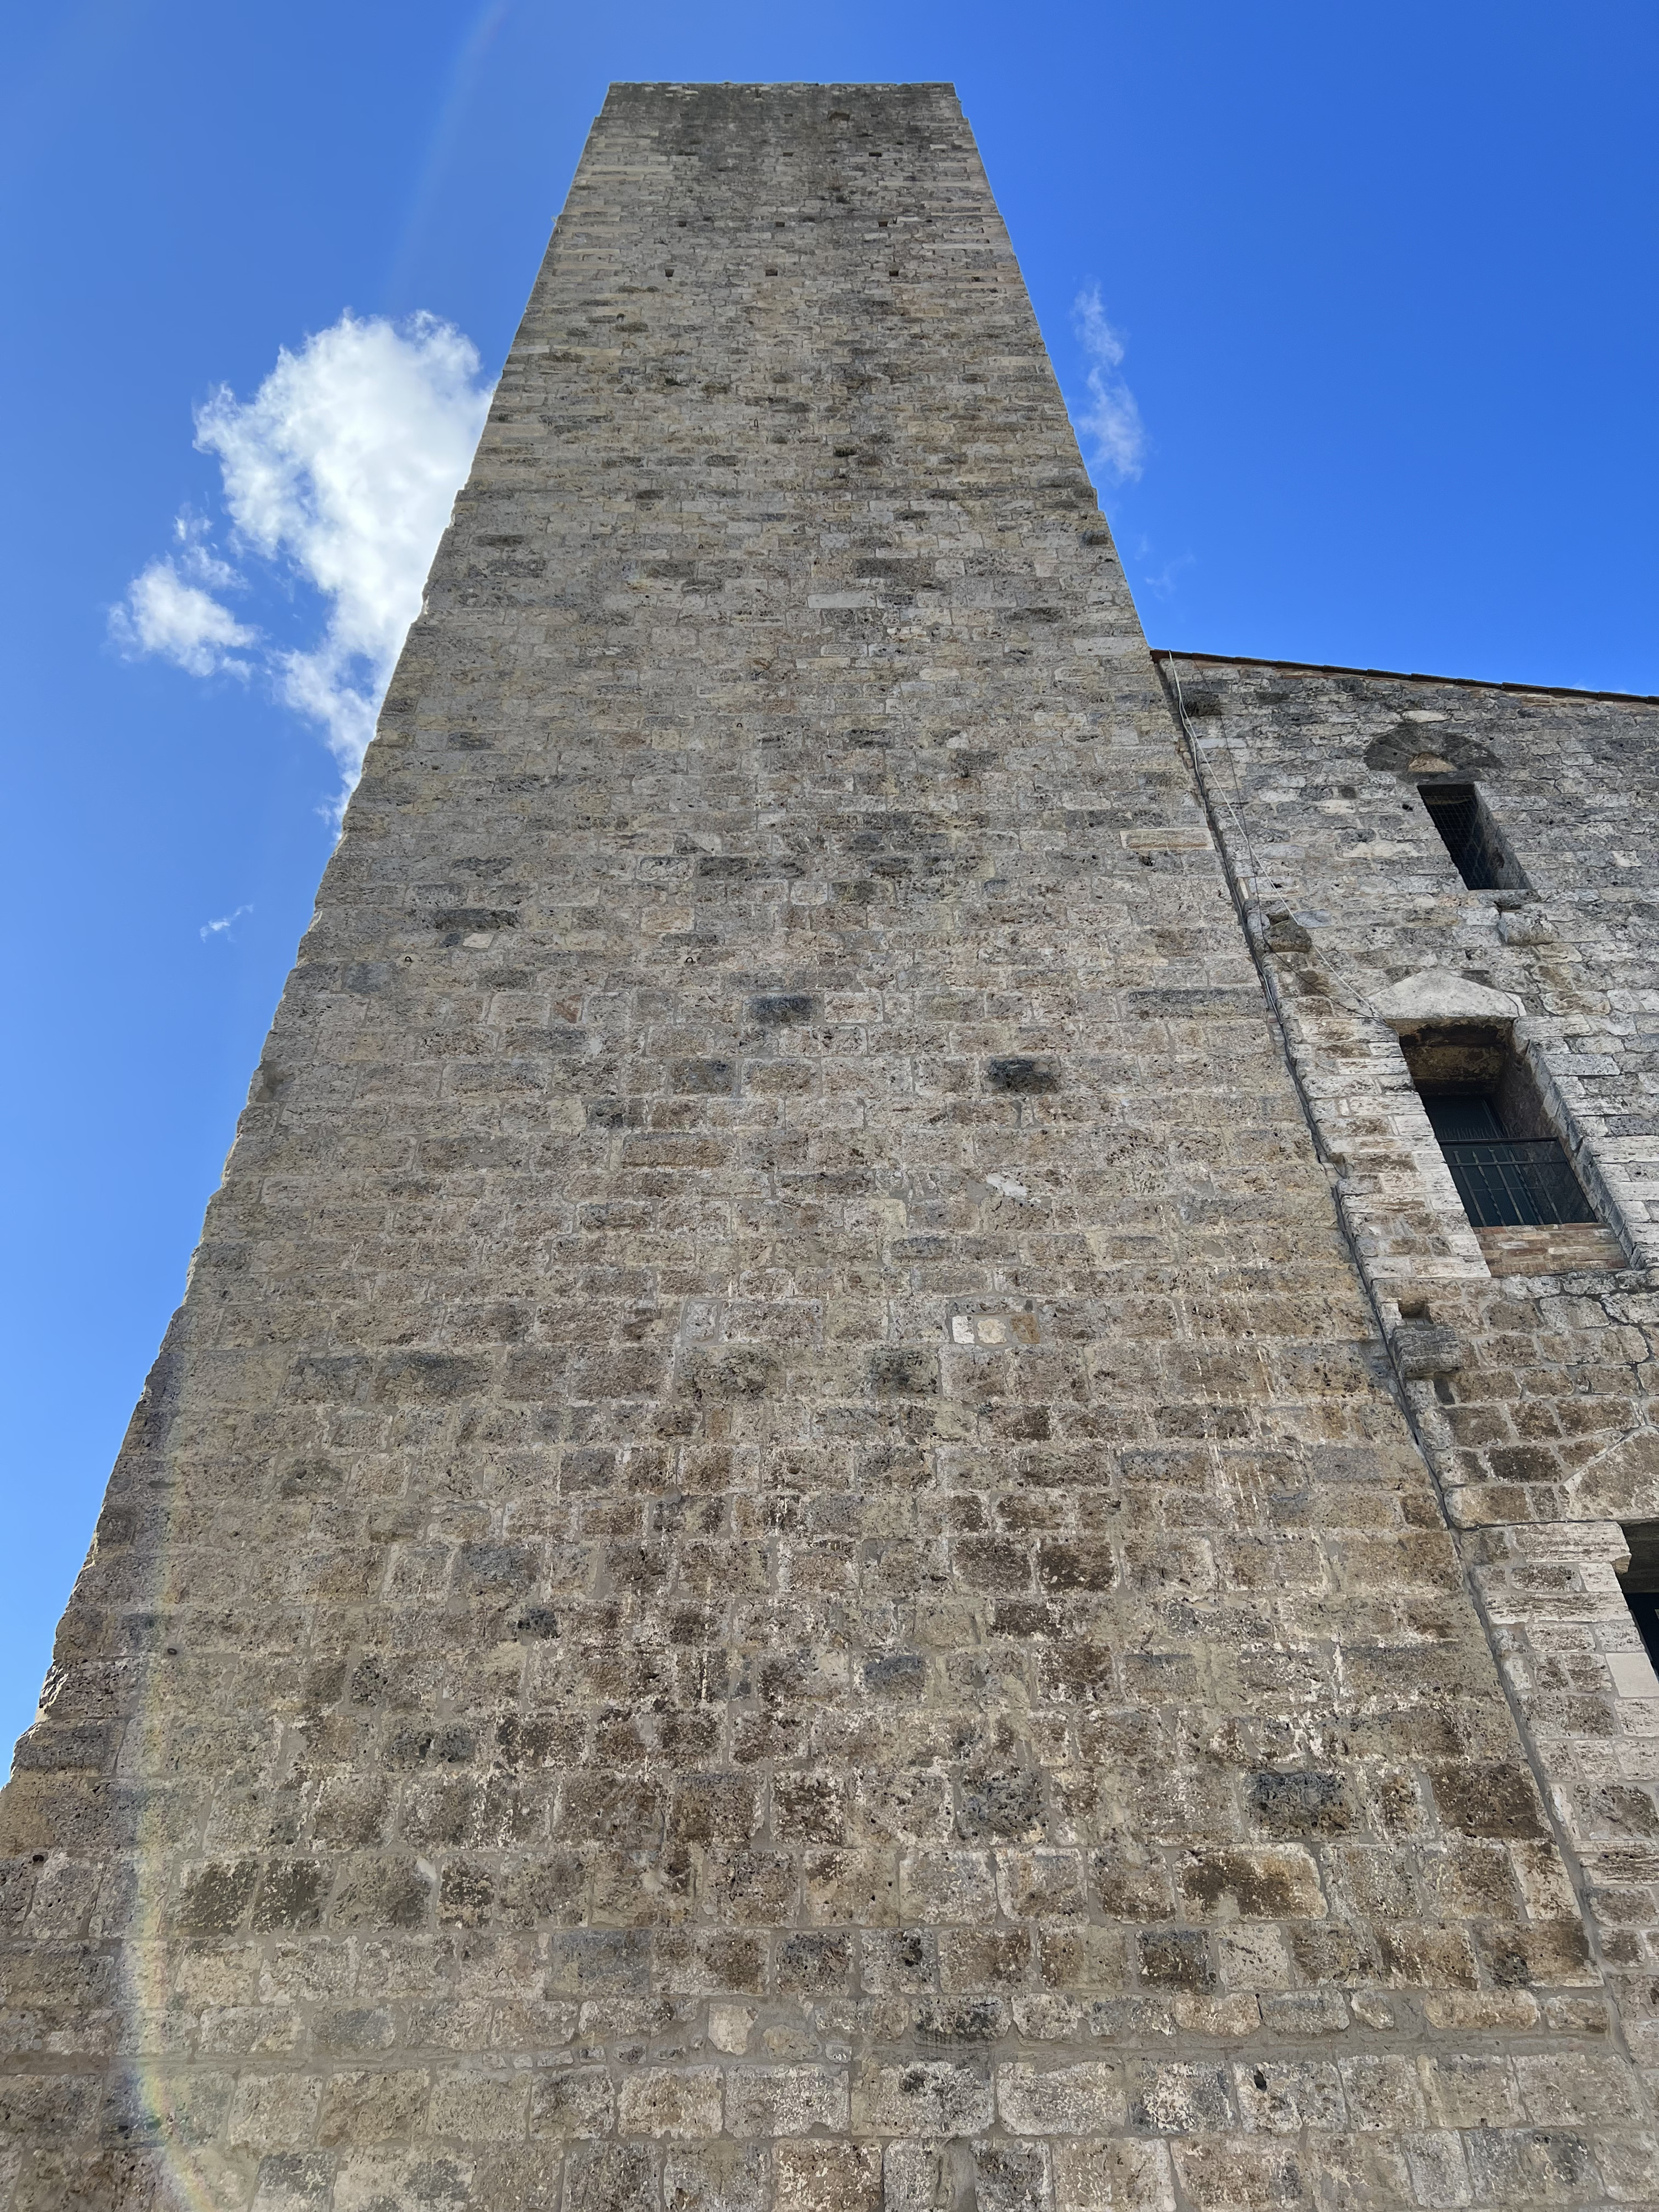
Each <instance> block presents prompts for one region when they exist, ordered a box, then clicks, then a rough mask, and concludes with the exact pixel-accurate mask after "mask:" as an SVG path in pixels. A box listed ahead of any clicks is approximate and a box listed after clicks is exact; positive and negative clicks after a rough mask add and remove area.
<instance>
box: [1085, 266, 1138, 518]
mask: <svg viewBox="0 0 1659 2212" xmlns="http://www.w3.org/2000/svg"><path fill="white" fill-rule="evenodd" d="M1072 325H1073V329H1074V330H1075V331H1076V332H1077V335H1078V338H1079V342H1080V343H1081V344H1082V347H1083V350H1084V352H1085V354H1086V355H1087V356H1088V359H1089V374H1088V387H1089V405H1088V407H1087V409H1086V410H1085V412H1084V413H1083V414H1081V415H1079V416H1078V418H1077V427H1078V429H1079V432H1080V434H1081V435H1083V436H1084V437H1085V438H1091V439H1092V440H1093V441H1094V445H1095V451H1094V453H1093V454H1092V456H1091V459H1092V460H1093V462H1094V465H1096V466H1097V467H1098V468H1105V469H1109V471H1111V473H1112V474H1113V475H1114V476H1115V477H1119V478H1122V477H1138V476H1139V474H1140V470H1141V464H1142V462H1143V461H1144V460H1145V459H1146V428H1145V426H1144V424H1143V423H1142V422H1141V419H1140V410H1139V407H1137V406H1136V404H1135V396H1134V394H1133V392H1131V391H1130V389H1129V387H1128V386H1127V384H1126V383H1125V382H1124V380H1123V379H1122V378H1121V376H1120V375H1119V374H1118V373H1117V372H1118V369H1119V368H1120V367H1121V363H1122V360H1123V341H1122V339H1121V337H1119V336H1118V334H1117V332H1116V331H1115V330H1114V329H1113V328H1112V326H1111V325H1110V324H1109V322H1108V321H1107V319H1106V311H1105V309H1104V308H1103V307H1102V306H1101V304H1100V287H1099V286H1098V285H1097V284H1090V285H1088V286H1086V287H1085V289H1084V290H1082V291H1081V292H1079V294H1078V295H1077V297H1076V299H1075V300H1074V301H1073V302H1072Z"/></svg>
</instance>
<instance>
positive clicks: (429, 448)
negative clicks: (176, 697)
mask: <svg viewBox="0 0 1659 2212" xmlns="http://www.w3.org/2000/svg"><path fill="white" fill-rule="evenodd" d="M488 409H489V386H485V385H483V384H482V383H481V382H480V380H479V368H478V356H477V349H476V348H475V347H474V346H473V345H472V343H471V340H470V339H468V338H466V337H464V336H463V335H462V334H461V332H460V331H458V330H456V329H455V328H454V327H453V325H450V324H448V323H444V322H440V321H439V320H438V319H436V317H435V316H432V315H424V314H423V315H416V316H413V317H411V318H410V320H409V321H408V322H406V323H403V324H400V325H394V324H392V323H389V322H386V321H385V320H384V319H380V318H379V317H369V318H368V319H358V318H357V317H356V316H354V315H352V314H350V313H346V314H343V315H342V316H341V318H340V319H339V321H338V322H337V323H336V324H335V325H333V326H332V328H331V329H329V330H325V331H319V332H318V333H317V334H316V335H315V336H314V337H309V338H307V340H306V342H305V343H304V344H303V345H302V346H301V348H300V349H299V350H298V351H297V352H295V353H290V352H289V350H288V349H287V348H286V347H284V348H283V349H281V350H280V351H279V353H278V355H277V357H276V368H274V369H272V371H271V373H270V375H269V376H268V377H267V378H266V379H265V380H264V383H263V384H262V385H261V386H259V388H258V391H257V392H255V393H254V395H253V397H252V399H250V400H247V401H246V402H243V401H240V400H239V399H238V398H236V396H235V394H234V392H231V391H229V390H228V388H224V387H222V388H221V389H220V390H219V391H218V392H215V393H214V395H213V397H212V398H210V400H209V401H208V403H207V404H206V405H205V406H204V407H202V408H201V409H199V410H197V416H196V442H197V447H199V448H200V449H201V450H202V451H203V452H204V453H212V454H214V455H215V456H216V458H217V459H218V462H219V465H220V468H221V471H222V475H223V480H224V498H225V506H226V507H227V509H228V513H229V518H230V523H231V528H232V532H233V544H234V546H235V548H236V550H238V551H239V552H240V553H242V554H243V555H253V556H258V558H260V559H261V560H263V561H264V562H266V563H268V564H269V565H270V568H273V569H274V570H276V571H277V572H279V573H280V574H283V575H285V576H286V577H287V578H288V579H289V580H292V579H294V578H296V577H297V578H298V579H299V580H301V581H302V582H304V583H306V584H308V585H309V586H312V587H313V589H314V590H315V591H316V592H318V593H319V595H320V596H321V597H322V599H323V600H324V601H325V605H326V608H327V615H326V619H325V623H324V628H323V632H322V635H321V637H320V639H319V640H318V641H317V642H316V643H315V644H314V645H313V646H311V647H309V648H304V649H298V650H280V649H278V648H277V647H275V646H271V645H267V646H266V647H265V652H264V664H265V665H266V667H267V668H268V669H269V671H270V674H271V675H272V677H273V678H274V679H275V681H276V685H277V689H278V691H279V693H280V696H282V697H283V699H284V700H285V702H287V703H288V704H289V706H291V707H293V708H296V709H297V710H298V711H299V712H300V713H301V714H305V715H307V717H308V718H309V719H311V720H313V721H315V722H317V723H319V724H320V725H321V727H322V729H323V732H324V733H325V738H326V739H327V742H328V745H329V749H330V750H331V752H332V753H333V755H334V757H335V758H336V760H337V762H338V763H339V764H340V770H341V775H342V788H341V791H340V793H339V797H338V799H337V802H336V805H335V809H334V811H335V812H336V814H337V812H338V810H339V808H340V807H341V806H343V804H344V802H345V799H346V797H347V795H348V793H349V791H350V789H351V787H352V785H353V784H355V783H356V780H357V775H358V772H359V770H360V769H361V768H362V758H363V751H364V748H365V747H366V746H367V744H368V740H369V738H370V737H371V735H372V734H373V732H374V718H375V716H376V714H378V713H379V711H380V701H381V699H382V697H383V696H385V692H386V684H387V682H388V681H389V680H390V678H391V675H392V669H393V667H394V665H396V662H397V659H398V653H399V651H400V650H401V648H402V646H403V641H404V633H405V632H406V631H407V629H408V628H409V625H410V623H411V622H412V621H413V620H414V618H415V617H416V614H418V613H419V611H420V605H421V592H422V586H423V584H424V583H425V580H426V574H427V570H428V568H429V567H430V566H431V562H432V556H433V554H434V552H435V550H436V548H437V544H438V539H439V538H440V537H441V535H442V532H443V528H444V526H445V524H446V523H447V520H448V519H449V512H450V507H451V506H452V504H453V500H454V497H455V494H456V492H457V491H458V490H459V488H460V486H461V484H462V483H464V482H465V477H466V473H467V471H468V469H469V467H470V466H471V459H472V451H473V447H475V446H476V445H477V441H478V434H479V432H480V431H481V430H482V429H483V421H484V416H485V414H486V412H487V411H488ZM179 529H180V536H181V538H183V540H184V542H185V550H184V552H183V553H182V554H181V555H180V556H176V557H175V558H173V559H170V560H165V561H157V562H152V563H151V564H150V566H149V568H146V569H145V570H144V572H143V574H142V575H141V576H139V577H138V578H137V580H136V581H135V582H134V584H133V586H132V588H131V591H130V592H129V593H128V597H127V600H126V602H125V604H124V605H123V606H122V607H120V608H119V609H118V610H117V611H116V613H115V615H114V616H113V617H112V627H113V628H114V629H115V632H116V635H117V636H118V638H119V640H120V641H121V642H122V643H123V644H124V645H126V646H128V647H130V648H131V649H133V650H136V651H139V652H149V653H165V654H166V655H167V657H168V658H169V659H173V660H175V661H177V662H178V664H179V666H180V667H184V668H187V669H189V670H190V671H191V674H193V675H208V674H210V673H211V672H212V671H213V670H215V669H216V668H220V667H226V666H234V665H236V664H235V663H234V662H232V661H231V660H229V659H228V657H227V653H228V647H230V646H232V645H239V646H245V645H248V644H251V643H252V642H253V641H254V639H255V636H256V633H254V632H253V631H252V630H246V629H243V628H242V626H241V625H240V623H237V622H236V621H235V618H234V617H233V616H232V615H231V614H230V613H229V611H228V609H226V608H225V607H223V606H222V605H220V604H219V602H218V601H217V600H216V599H214V598H213V597H212V595H211V592H210V590H209V589H207V588H205V587H206V586H209V585H211V586H214V587H215V588H218V589H224V588H228V587H229V586H234V585H235V584H237V583H238V582H239V581H240V579H239V578H238V577H237V575H236V574H235V573H234V571H233V570H232V569H231V568H229V567H228V565H227V564H226V563H225V562H222V561H220V560H218V559H217V557H216V556H215V555H213V554H212V553H211V552H210V550H209V549H208V546H207V544H206V542H205V532H204V528H203V526H201V525H200V524H198V523H197V522H196V521H195V520H192V519H189V518H186V519H185V521H184V522H183V523H181V525H180V526H179Z"/></svg>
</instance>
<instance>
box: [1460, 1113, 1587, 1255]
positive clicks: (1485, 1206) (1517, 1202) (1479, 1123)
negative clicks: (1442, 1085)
mask: <svg viewBox="0 0 1659 2212" xmlns="http://www.w3.org/2000/svg"><path fill="white" fill-rule="evenodd" d="M1423 1103H1424V1106H1425V1108H1426V1109H1427V1111H1428V1116H1429V1126H1430V1127H1431V1128H1432V1130H1433V1131H1434V1133H1435V1135H1436V1136H1437V1138H1438V1139H1439V1140H1440V1149H1441V1151H1442V1152H1443V1153H1444V1154H1445V1156H1446V1165H1447V1166H1448V1167H1449V1169H1450V1170H1451V1173H1452V1181H1453V1182H1455V1184H1456V1185H1457V1195H1458V1196H1459V1197H1460V1198H1461V1199H1462V1201H1463V1211H1464V1212H1465V1213H1467V1214H1468V1217H1469V1220H1470V1222H1471V1224H1472V1225H1473V1226H1474V1228H1476V1229H1511V1228H1528V1227H1533V1226H1540V1227H1542V1226H1546V1225H1549V1224H1551V1223H1553V1222H1558V1221H1594V1220H1595V1212H1594V1210H1593V1209H1592V1207H1591V1206H1590V1203H1589V1200H1588V1199H1587V1198H1586V1197H1585V1196H1584V1194H1583V1191H1582V1190H1581V1189H1580V1188H1579V1187H1578V1178H1577V1176H1576V1175H1574V1173H1573V1171H1572V1163H1571V1160H1570V1159H1569V1158H1567V1156H1566V1153H1565V1152H1564V1151H1563V1150H1562V1148H1561V1144H1560V1140H1559V1139H1558V1138H1555V1137H1506V1136H1505V1135H1504V1127H1503V1124H1502V1122H1501V1121H1499V1120H1498V1102H1497V1100H1496V1099H1495V1098H1494V1097H1492V1095H1491V1093H1489V1092H1474V1093H1470V1092H1467V1091H1441V1092H1438V1093H1437V1092H1434V1091H1425V1093H1424V1094H1423Z"/></svg>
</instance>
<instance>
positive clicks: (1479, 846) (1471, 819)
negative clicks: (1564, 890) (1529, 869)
mask: <svg viewBox="0 0 1659 2212" xmlns="http://www.w3.org/2000/svg"><path fill="white" fill-rule="evenodd" d="M1417 793H1418V797H1419V799H1421V800H1422V802H1423V804H1424V805H1425V806H1426V807H1427V808H1428V810H1429V819H1430V821H1431V822H1432V823H1433V824H1434V826H1435V828H1436V829H1437V830H1438V831H1439V832H1440V842H1442V844H1443V845H1444V847H1445V848H1446V850H1447V851H1448V852H1449V854H1451V856H1452V859H1453V860H1454V861H1455V863H1456V866H1457V872H1458V874H1459V875H1460V876H1462V878H1463V881H1464V882H1465V883H1466V884H1468V887H1469V889H1470V890H1472V891H1496V890H1524V889H1525V888H1526V882H1527V879H1526V877H1525V875H1524V874H1523V873H1522V870H1521V867H1520V866H1519V864H1518V863H1517V861H1516V859H1515V856H1514V854H1512V853H1511V852H1510V850H1509V848H1508V847H1507V845H1506V844H1505V843H1504V837H1503V835H1502V832H1501V831H1500V830H1499V829H1498V824H1497V823H1496V822H1494V821H1493V819H1492V811H1491V809H1490V808H1489V807H1488V806H1487V805H1486V801H1485V800H1484V799H1482V798H1481V796H1480V793H1479V792H1478V791H1477V790H1476V789H1475V787H1474V785H1473V784H1472V783H1419V785H1418V787H1417Z"/></svg>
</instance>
